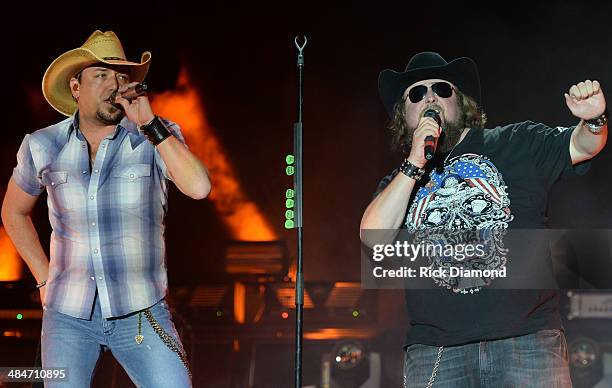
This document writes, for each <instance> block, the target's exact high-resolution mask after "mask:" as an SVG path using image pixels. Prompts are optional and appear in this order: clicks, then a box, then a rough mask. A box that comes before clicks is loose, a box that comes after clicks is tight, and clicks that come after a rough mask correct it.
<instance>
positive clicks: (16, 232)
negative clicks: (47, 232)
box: [2, 213, 49, 283]
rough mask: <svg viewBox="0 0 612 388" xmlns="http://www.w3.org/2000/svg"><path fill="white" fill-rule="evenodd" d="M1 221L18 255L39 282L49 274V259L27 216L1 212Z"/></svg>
mask: <svg viewBox="0 0 612 388" xmlns="http://www.w3.org/2000/svg"><path fill="white" fill-rule="evenodd" d="M2 222H3V224H4V228H5V229H6V232H7V233H8V235H9V237H10V238H11V241H12V242H13V245H14V246H15V248H16V249H17V252H19V255H20V256H21V257H22V258H23V260H24V261H25V262H26V264H27V265H28V267H29V268H30V272H32V275H33V276H34V278H35V279H36V282H38V283H40V282H42V281H43V280H46V279H47V277H48V275H49V259H48V258H47V255H46V254H45V251H44V250H43V248H42V245H41V244H40V240H39V238H38V233H37V232H36V228H34V225H33V224H32V220H31V219H30V217H29V216H25V215H21V214H5V213H3V214H2Z"/></svg>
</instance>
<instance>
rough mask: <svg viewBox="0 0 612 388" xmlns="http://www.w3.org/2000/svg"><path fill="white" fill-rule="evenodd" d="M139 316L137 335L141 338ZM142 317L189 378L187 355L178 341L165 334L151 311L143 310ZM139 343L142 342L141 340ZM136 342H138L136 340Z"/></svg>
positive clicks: (139, 314) (189, 370)
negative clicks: (177, 360) (175, 355)
mask: <svg viewBox="0 0 612 388" xmlns="http://www.w3.org/2000/svg"><path fill="white" fill-rule="evenodd" d="M141 314H142V312H139V313H138V335H139V336H141V333H140V330H141V329H140V327H141V326H140V317H141ZM144 315H145V318H147V321H149V323H150V324H151V327H152V328H153V331H155V333H157V335H158V336H159V338H160V339H161V340H162V341H163V343H164V345H166V346H167V347H168V349H170V350H171V351H173V352H174V353H176V354H177V355H178V356H179V359H180V360H181V362H182V363H183V365H184V366H185V369H187V373H189V377H190V378H191V377H192V375H191V369H190V368H189V361H188V360H187V353H185V350H184V349H183V347H182V346H181V344H180V343H178V341H177V340H175V339H174V337H172V336H171V335H170V334H168V333H166V331H165V330H164V329H163V328H162V327H161V326H160V325H159V323H158V322H157V320H156V319H155V317H153V314H151V311H150V310H149V309H146V310H144ZM140 341H141V342H142V339H141V340H140ZM136 342H138V340H137V341H136ZM139 344H140V343H139Z"/></svg>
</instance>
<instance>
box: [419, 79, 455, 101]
mask: <svg viewBox="0 0 612 388" xmlns="http://www.w3.org/2000/svg"><path fill="white" fill-rule="evenodd" d="M427 89H429V87H427V86H425V85H417V86H415V87H413V88H412V89H410V90H409V91H408V99H410V102H412V103H413V104H416V103H417V102H419V101H421V100H422V99H424V98H425V96H426V95H427ZM431 90H433V92H434V93H435V94H436V95H437V96H438V97H441V98H449V97H450V96H452V95H453V87H452V86H451V85H450V84H449V83H448V82H436V83H434V84H433V85H431Z"/></svg>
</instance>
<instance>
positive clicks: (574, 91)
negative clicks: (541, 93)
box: [565, 80, 606, 120]
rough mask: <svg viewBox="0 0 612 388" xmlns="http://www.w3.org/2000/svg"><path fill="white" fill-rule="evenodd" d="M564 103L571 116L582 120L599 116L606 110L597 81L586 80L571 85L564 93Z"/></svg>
mask: <svg viewBox="0 0 612 388" xmlns="http://www.w3.org/2000/svg"><path fill="white" fill-rule="evenodd" d="M565 103H566V104H567V107H568V108H569V110H570V111H571V112H572V114H573V115H574V116H576V117H578V118H579V119H582V120H590V119H594V118H596V117H599V116H601V114H602V113H604V112H605V110H606V98H605V97H604V95H603V91H602V90H601V85H599V82H597V81H590V80H586V81H584V82H580V83H578V84H576V85H572V87H571V88H570V89H569V93H565Z"/></svg>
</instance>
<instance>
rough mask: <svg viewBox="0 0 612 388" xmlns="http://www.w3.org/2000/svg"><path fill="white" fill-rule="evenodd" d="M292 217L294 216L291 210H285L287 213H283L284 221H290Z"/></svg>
mask: <svg viewBox="0 0 612 388" xmlns="http://www.w3.org/2000/svg"><path fill="white" fill-rule="evenodd" d="M293 216H294V213H293V210H287V211H286V212H285V218H286V219H288V220H292V219H293Z"/></svg>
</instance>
